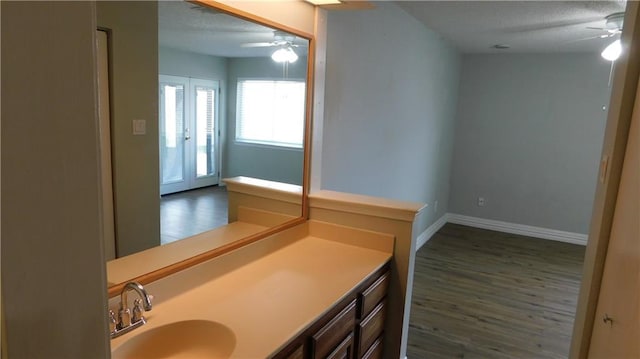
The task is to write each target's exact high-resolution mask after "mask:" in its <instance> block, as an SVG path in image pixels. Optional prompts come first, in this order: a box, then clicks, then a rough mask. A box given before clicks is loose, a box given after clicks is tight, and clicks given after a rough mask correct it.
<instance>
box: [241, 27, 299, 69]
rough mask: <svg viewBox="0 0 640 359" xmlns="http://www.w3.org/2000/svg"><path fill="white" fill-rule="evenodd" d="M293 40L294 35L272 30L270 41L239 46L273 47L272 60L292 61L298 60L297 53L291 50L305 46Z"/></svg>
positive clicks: (294, 38)
mask: <svg viewBox="0 0 640 359" xmlns="http://www.w3.org/2000/svg"><path fill="white" fill-rule="evenodd" d="M295 40H296V36H295V35H293V34H290V33H288V32H284V31H279V30H276V31H274V32H273V41H271V42H249V43H246V44H242V45H240V47H275V48H276V51H274V52H273V54H271V58H272V59H273V61H275V62H282V63H293V62H296V60H298V55H297V54H296V53H295V51H293V48H295V47H300V46H305V45H301V44H296V43H294V41H295Z"/></svg>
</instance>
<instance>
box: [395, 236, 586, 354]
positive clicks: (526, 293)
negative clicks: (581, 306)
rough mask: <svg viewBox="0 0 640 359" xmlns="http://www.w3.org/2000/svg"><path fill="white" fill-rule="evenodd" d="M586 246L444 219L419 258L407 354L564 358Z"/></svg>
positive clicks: (419, 254) (567, 349) (567, 348)
mask: <svg viewBox="0 0 640 359" xmlns="http://www.w3.org/2000/svg"><path fill="white" fill-rule="evenodd" d="M584 251H585V247H583V246H578V245H573V244H567V243H560V242H554V241H549V240H543V239H536V238H530V237H523V236H518V235H512V234H505V233H499V232H494V231H488V230H482V229H476V228H471V227H465V226H460V225H454V224H447V225H445V226H444V227H443V228H442V229H441V230H440V231H438V233H436V234H435V235H434V237H432V238H431V240H430V241H429V242H427V244H425V245H424V246H423V247H422V248H421V249H420V250H419V251H418V253H417V256H416V265H415V277H414V285H413V297H412V307H411V320H410V322H409V323H410V324H409V344H408V355H407V356H408V358H409V359H431V358H434V359H437V358H483V359H491V358H500V359H502V358H504V359H507V358H508V359H513V358H517V359H527V358H531V359H533V358H535V359H541V358H567V357H568V355H569V346H570V342H571V332H572V328H573V320H574V315H575V310H576V303H577V297H578V291H579V288H580V277H581V275H582V262H583V258H584Z"/></svg>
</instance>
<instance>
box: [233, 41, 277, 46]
mask: <svg viewBox="0 0 640 359" xmlns="http://www.w3.org/2000/svg"><path fill="white" fill-rule="evenodd" d="M270 46H276V44H274V43H273V42H250V43H248V44H242V45H240V47H270Z"/></svg>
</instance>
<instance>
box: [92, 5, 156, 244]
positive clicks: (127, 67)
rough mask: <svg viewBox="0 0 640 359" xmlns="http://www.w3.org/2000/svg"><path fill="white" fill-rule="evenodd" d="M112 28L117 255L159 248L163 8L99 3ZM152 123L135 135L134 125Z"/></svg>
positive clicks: (99, 16)
mask: <svg viewBox="0 0 640 359" xmlns="http://www.w3.org/2000/svg"><path fill="white" fill-rule="evenodd" d="M96 7H97V19H98V25H99V26H102V27H106V28H109V29H111V30H112V31H111V38H110V49H109V50H110V56H111V68H110V71H111V73H110V76H111V83H110V84H111V142H112V146H111V148H112V159H113V160H112V162H113V187H114V205H115V214H116V217H115V220H116V245H117V251H118V252H117V254H118V256H123V255H127V254H131V253H135V252H138V251H141V250H144V249H147V248H151V247H155V246H157V245H159V244H160V179H159V171H160V169H159V167H160V162H159V160H158V156H159V147H158V146H159V144H158V7H157V3H156V2H153V1H131V2H128V1H127V2H118V1H98V2H97V5H96ZM134 119H144V120H146V121H147V123H146V125H147V134H146V135H143V136H134V135H133V134H132V122H131V121H132V120H134Z"/></svg>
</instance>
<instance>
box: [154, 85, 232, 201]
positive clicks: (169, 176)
mask: <svg viewBox="0 0 640 359" xmlns="http://www.w3.org/2000/svg"><path fill="white" fill-rule="evenodd" d="M159 87H160V101H159V103H160V111H159V113H160V194H168V193H174V192H179V191H186V190H189V189H193V188H198V187H204V186H211V185H215V184H217V183H218V180H219V170H218V158H219V156H218V148H219V141H218V138H219V137H218V136H219V131H218V94H219V91H218V82H217V81H211V80H200V79H190V78H186V77H179V76H167V75H160V86H159Z"/></svg>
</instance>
